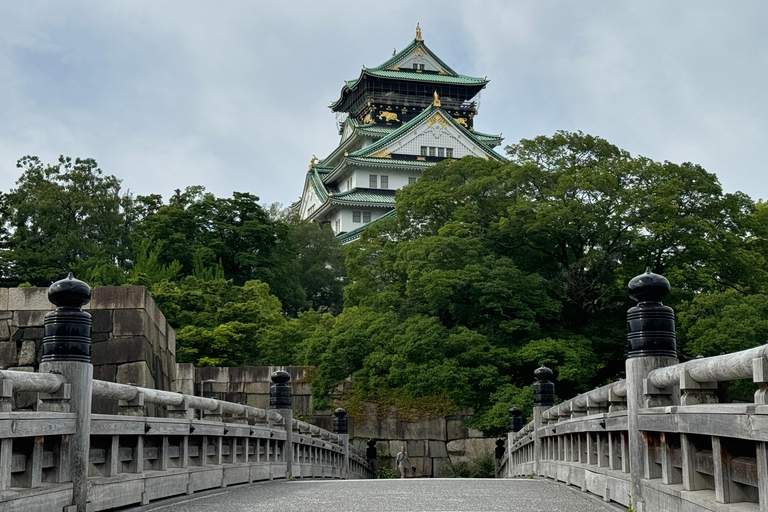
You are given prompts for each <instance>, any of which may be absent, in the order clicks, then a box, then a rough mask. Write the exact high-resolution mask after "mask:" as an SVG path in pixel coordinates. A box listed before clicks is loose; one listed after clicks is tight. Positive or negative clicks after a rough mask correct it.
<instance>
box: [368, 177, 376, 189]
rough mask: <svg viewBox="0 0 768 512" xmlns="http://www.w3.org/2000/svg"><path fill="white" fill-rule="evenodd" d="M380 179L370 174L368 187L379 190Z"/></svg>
mask: <svg viewBox="0 0 768 512" xmlns="http://www.w3.org/2000/svg"><path fill="white" fill-rule="evenodd" d="M377 183H378V179H377V176H376V175H375V174H369V175H368V186H369V187H371V188H378V185H377Z"/></svg>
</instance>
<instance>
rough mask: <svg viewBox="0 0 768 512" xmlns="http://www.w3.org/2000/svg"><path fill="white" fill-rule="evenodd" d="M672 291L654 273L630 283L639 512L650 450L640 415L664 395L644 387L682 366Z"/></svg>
mask: <svg viewBox="0 0 768 512" xmlns="http://www.w3.org/2000/svg"><path fill="white" fill-rule="evenodd" d="M670 290H671V289H670V286H669V281H667V279H666V278H664V277H662V276H660V275H658V274H654V273H652V272H651V270H650V269H647V270H646V272H645V273H644V274H641V275H639V276H637V277H635V278H634V279H632V280H631V281H630V282H629V296H630V297H631V298H632V299H633V300H635V301H637V303H638V304H637V306H634V307H632V308H630V309H629V311H627V327H628V333H627V362H626V374H627V423H628V429H629V465H630V485H631V490H632V491H631V493H632V495H631V497H630V499H631V500H632V505H633V508H634V510H635V511H636V512H646V510H645V501H644V499H643V493H642V490H643V485H642V480H643V478H644V476H645V469H646V468H645V455H646V453H645V452H646V450H647V446H646V440H645V438H644V436H643V432H641V431H640V430H639V429H638V417H639V412H640V409H642V408H644V407H646V395H651V394H660V393H659V392H660V391H661V390H651V389H646V388H645V387H644V386H646V384H647V385H648V386H649V385H650V383H646V379H647V377H648V373H649V372H650V371H651V370H654V369H656V368H660V367H663V366H669V365H673V364H677V363H678V360H677V347H676V340H675V315H674V311H673V310H672V308H670V307H668V306H664V305H663V304H662V303H661V299H662V298H664V297H665V296H666V295H667V294H669V292H670ZM654 405H657V404H654Z"/></svg>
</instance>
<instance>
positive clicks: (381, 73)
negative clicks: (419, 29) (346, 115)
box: [331, 39, 488, 108]
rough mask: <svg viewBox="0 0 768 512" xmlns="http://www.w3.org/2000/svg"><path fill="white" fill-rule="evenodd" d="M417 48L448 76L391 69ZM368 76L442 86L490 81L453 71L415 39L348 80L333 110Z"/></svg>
mask: <svg viewBox="0 0 768 512" xmlns="http://www.w3.org/2000/svg"><path fill="white" fill-rule="evenodd" d="M417 47H420V48H421V49H422V50H424V52H425V53H427V54H428V55H429V56H430V57H432V58H433V59H434V60H435V61H436V62H437V63H438V64H440V66H441V67H442V68H443V70H444V71H445V72H446V73H448V74H447V75H439V74H432V73H418V72H412V71H399V70H392V69H389V68H391V67H393V66H396V65H397V63H398V62H400V61H401V60H403V59H404V58H405V57H407V56H408V55H409V54H410V53H411V52H413V51H414V50H415V49H416V48H417ZM366 75H368V76H375V77H379V78H391V79H395V80H409V81H413V82H428V83H442V84H452V85H485V84H487V83H488V80H486V79H485V78H476V77H472V76H467V75H460V74H459V73H457V72H455V71H454V70H453V69H451V67H450V66H448V64H446V63H445V62H443V61H442V60H441V59H440V57H438V56H437V55H435V54H434V53H433V52H432V50H430V49H429V48H427V45H426V44H424V41H417V40H415V39H414V40H413V41H411V43H410V44H409V45H408V46H406V47H405V48H403V49H402V50H401V51H399V52H398V53H397V54H396V55H394V56H393V57H392V58H391V59H389V60H387V61H386V62H384V63H383V64H381V65H379V66H376V67H373V68H363V70H362V72H361V73H360V76H359V77H358V78H355V79H353V80H347V81H346V82H344V87H342V88H341V97H340V98H339V99H338V100H336V101H334V102H332V103H331V108H335V107H336V106H337V105H338V104H339V103H340V102H341V101H343V99H344V91H345V90H352V89H354V88H355V87H357V85H359V83H360V82H362V80H363V78H364V77H365V76H366Z"/></svg>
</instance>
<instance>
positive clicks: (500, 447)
mask: <svg viewBox="0 0 768 512" xmlns="http://www.w3.org/2000/svg"><path fill="white" fill-rule="evenodd" d="M505 451H506V450H505V449H504V440H503V439H497V440H496V458H497V459H501V458H502V457H504V452H505Z"/></svg>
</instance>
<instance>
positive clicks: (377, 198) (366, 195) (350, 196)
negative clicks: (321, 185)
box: [331, 189, 395, 204]
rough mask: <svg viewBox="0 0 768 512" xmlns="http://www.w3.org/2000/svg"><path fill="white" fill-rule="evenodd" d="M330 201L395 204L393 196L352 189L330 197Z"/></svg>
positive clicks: (374, 191) (368, 190)
mask: <svg viewBox="0 0 768 512" xmlns="http://www.w3.org/2000/svg"><path fill="white" fill-rule="evenodd" d="M393 192H394V191H393ZM331 201H334V202H336V201H344V202H350V203H384V204H395V194H385V193H382V192H380V191H376V190H371V189H352V190H348V191H345V192H339V193H338V194H334V195H333V196H331Z"/></svg>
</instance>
